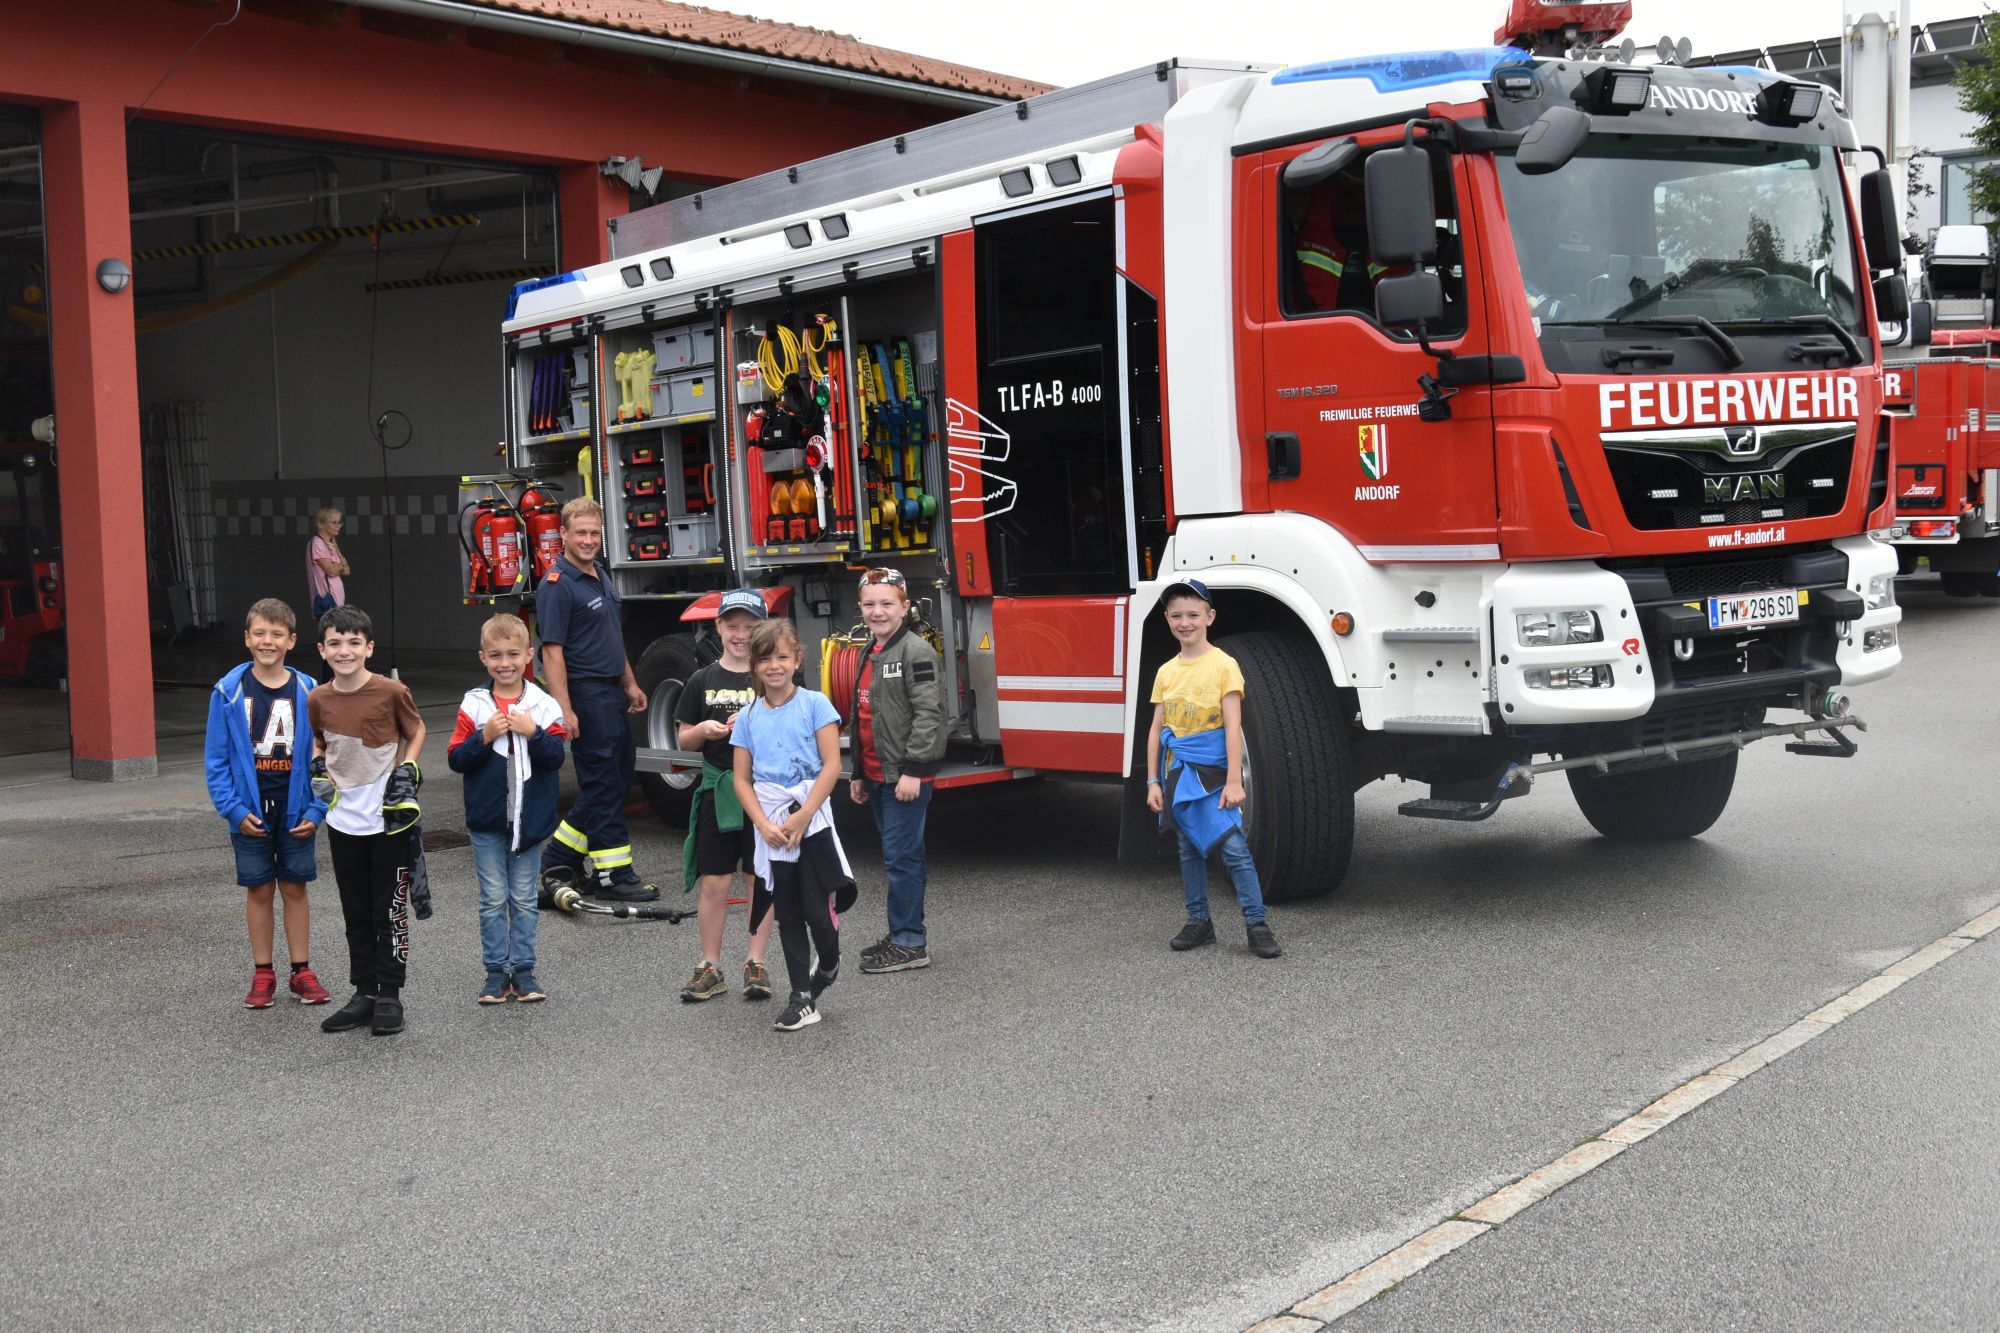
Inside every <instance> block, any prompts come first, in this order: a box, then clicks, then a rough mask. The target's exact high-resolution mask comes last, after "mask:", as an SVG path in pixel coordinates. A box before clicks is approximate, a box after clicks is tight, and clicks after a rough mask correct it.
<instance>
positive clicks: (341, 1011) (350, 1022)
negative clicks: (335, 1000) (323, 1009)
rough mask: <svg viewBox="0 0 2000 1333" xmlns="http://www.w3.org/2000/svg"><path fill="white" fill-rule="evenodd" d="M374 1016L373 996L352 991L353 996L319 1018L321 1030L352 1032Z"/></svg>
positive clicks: (364, 1025) (365, 1024)
mask: <svg viewBox="0 0 2000 1333" xmlns="http://www.w3.org/2000/svg"><path fill="white" fill-rule="evenodd" d="M374 1017H375V998H374V997H373V996H371V995H363V994H362V993H361V992H360V991H356V992H354V998H353V999H351V1000H349V1001H348V1002H347V1003H346V1004H343V1005H341V1006H340V1008H338V1009H336V1010H334V1011H333V1012H332V1013H330V1014H328V1015H327V1016H326V1017H325V1018H323V1019H321V1020H320V1025H319V1030H320V1031H321V1032H352V1031H353V1030H354V1029H356V1028H365V1027H367V1026H368V1024H369V1023H370V1022H371V1021H373V1019H374Z"/></svg>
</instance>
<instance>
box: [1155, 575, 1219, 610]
mask: <svg viewBox="0 0 2000 1333" xmlns="http://www.w3.org/2000/svg"><path fill="white" fill-rule="evenodd" d="M1180 593H1186V594H1188V595H1189V596H1193V597H1199V598H1201V600H1202V601H1204V602H1207V603H1208V604H1209V605H1210V606H1214V605H1215V599H1214V598H1213V597H1210V596H1209V595H1208V585H1207V584H1206V583H1203V582H1202V581H1201V580H1200V579H1182V580H1181V581H1180V582H1179V583H1169V584H1168V585H1167V586H1166V587H1164V588H1162V589H1160V605H1162V606H1165V605H1166V604H1167V601H1168V599H1170V598H1172V597H1174V596H1175V595H1176V594H1180Z"/></svg>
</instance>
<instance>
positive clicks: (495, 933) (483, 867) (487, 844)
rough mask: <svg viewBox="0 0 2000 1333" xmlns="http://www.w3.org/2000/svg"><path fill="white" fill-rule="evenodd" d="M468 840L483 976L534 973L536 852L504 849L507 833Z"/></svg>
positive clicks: (538, 853)
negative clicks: (476, 888)
mask: <svg viewBox="0 0 2000 1333" xmlns="http://www.w3.org/2000/svg"><path fill="white" fill-rule="evenodd" d="M471 837H472V866H473V869H474V870H476V871H477V872H478V874H479V947H480V952H481V953H482V954H483V955H484V960H485V963H486V970H487V971H488V972H507V973H514V972H532V971H534V970H535V926H536V924H537V923H538V922H539V921H540V920H541V914H540V912H541V909H540V907H539V905H538V904H537V903H536V901H535V881H536V880H537V879H538V878H539V877H540V871H541V848H539V847H523V848H522V849H521V850H520V851H518V852H510V851H508V850H507V844H508V843H509V842H510V841H512V835H510V834H506V833H480V832H477V831H474V832H473V833H472V834H471Z"/></svg>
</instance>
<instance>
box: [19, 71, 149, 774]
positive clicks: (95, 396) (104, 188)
mask: <svg viewBox="0 0 2000 1333" xmlns="http://www.w3.org/2000/svg"><path fill="white" fill-rule="evenodd" d="M42 177H43V187H42V188H43V199H44V203H45V207H46V210H47V214H46V217H45V219H44V221H45V224H46V226H47V228H48V253H49V283H48V289H49V347H50V355H51V358H52V359H53V361H54V371H55V391H56V450H57V453H56V458H57V466H58V467H60V468H61V469H62V555H63V579H64V582H65V584H66V585H67V588H68V596H67V598H66V599H65V600H66V604H67V612H68V630H69V690H70V700H69V719H70V723H69V725H70V771H71V773H72V774H74V775H75V776H76V777H79V778H88V779H93V780H96V781H103V782H109V781H117V780H119V779H123V778H141V777H151V776H152V775H153V774H154V772H155V771H156V769H155V759H154V742H153V647H152V642H151V640H150V639H149V638H148V620H147V615H146V563H145V555H144V552H145V540H144V538H143V536H142V535H141V534H143V533H144V531H145V518H146V509H145V491H144V486H143V482H142V479H141V475H140V456H139V360H138V349H137V347H136V346H135V345H134V333H133V327H132V318H133V316H132V289H131V288H130V287H127V288H126V289H125V290H124V291H122V292H118V293H115V294H114V293H110V292H106V291H105V290H104V289H103V288H101V287H100V286H98V284H97V265H98V262H99V261H100V260H104V259H122V260H124V261H126V262H127V263H128V264H129V263H130V262H131V258H132V218H131V203H130V200H129V197H128V196H127V193H126V188H125V180H126V168H125V113H124V110H123V108H122V107H120V106H118V105H117V104H116V103H115V102H106V101H93V102H68V103H63V104H59V105H56V106H52V107H49V108H47V109H46V110H44V111H43V113H42Z"/></svg>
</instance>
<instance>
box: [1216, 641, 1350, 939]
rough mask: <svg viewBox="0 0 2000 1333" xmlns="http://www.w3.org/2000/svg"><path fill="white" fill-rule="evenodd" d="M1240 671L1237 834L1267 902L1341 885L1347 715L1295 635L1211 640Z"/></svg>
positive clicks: (1346, 835)
mask: <svg viewBox="0 0 2000 1333" xmlns="http://www.w3.org/2000/svg"><path fill="white" fill-rule="evenodd" d="M1219 646H1220V647H1222V648H1224V649H1226V650H1227V651H1228V653H1229V655H1230V656H1231V657H1233V658H1235V659H1236V662H1237V665H1239V666H1240V667H1242V669H1243V684H1244V689H1243V785H1244V787H1245V789H1246V792H1247V795H1248V797H1249V799H1248V800H1247V801H1246V802H1245V804H1244V806H1243V825H1244V833H1245V835H1246V836H1247V837H1248V838H1249V841H1250V854H1251V855H1252V856H1253V857H1255V858H1256V861H1257V875H1258V878H1259V880H1260V881H1262V884H1263V888H1264V900H1265V901H1266V902H1274V903H1283V902H1296V901H1298V900H1300V899H1303V898H1321V897H1325V896H1326V895H1327V894H1329V893H1332V892H1333V891H1334V890H1335V889H1337V888H1339V887H1340V882H1341V880H1342V879H1343V878H1344V877H1345V876H1346V874H1347V862H1348V858H1349V856H1351V855H1352V853H1353V851H1354V784H1353V782H1352V781H1351V780H1350V778H1351V773H1352V768H1351V762H1350V759H1349V754H1348V735H1347V730H1348V714H1347V710H1346V709H1345V708H1344V707H1342V706H1341V705H1340V703H1339V701H1338V699H1337V697H1336V696H1335V694H1334V692H1333V689H1332V685H1331V682H1330V679H1329V677H1328V675H1327V666H1326V659H1325V658H1323V657H1322V656H1321V655H1320V654H1319V652H1318V650H1317V649H1316V648H1315V647H1314V646H1313V644H1312V642H1311V640H1309V639H1306V638H1305V637H1303V636H1302V635H1296V634H1282V633H1273V632H1270V631H1263V630H1260V631H1256V632H1253V633H1249V634H1236V635H1232V636H1230V637H1228V638H1226V639H1222V640H1220V641H1219Z"/></svg>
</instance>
